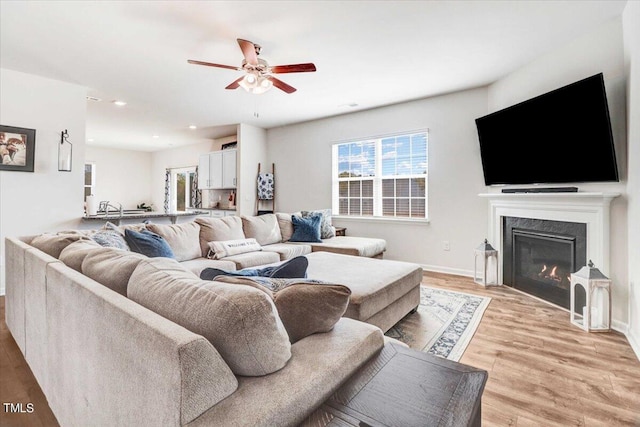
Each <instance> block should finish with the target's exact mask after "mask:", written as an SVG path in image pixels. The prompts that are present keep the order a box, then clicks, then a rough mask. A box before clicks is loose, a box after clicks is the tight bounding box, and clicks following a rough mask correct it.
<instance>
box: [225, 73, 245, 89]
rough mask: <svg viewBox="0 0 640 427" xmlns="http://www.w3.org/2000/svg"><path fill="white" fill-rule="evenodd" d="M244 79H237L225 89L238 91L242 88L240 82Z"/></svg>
mask: <svg viewBox="0 0 640 427" xmlns="http://www.w3.org/2000/svg"><path fill="white" fill-rule="evenodd" d="M242 79H244V76H242V77H240V78H237V79H235V80H234V81H233V82H232V83H231V84H230V85H229V86H227V87H225V89H238V88H239V87H240V80H242Z"/></svg>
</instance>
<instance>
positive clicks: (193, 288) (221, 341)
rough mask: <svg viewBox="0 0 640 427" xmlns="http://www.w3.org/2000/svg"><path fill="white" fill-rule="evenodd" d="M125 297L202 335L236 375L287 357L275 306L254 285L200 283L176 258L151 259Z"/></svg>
mask: <svg viewBox="0 0 640 427" xmlns="http://www.w3.org/2000/svg"><path fill="white" fill-rule="evenodd" d="M127 295H128V297H129V298H131V299H132V300H133V301H135V302H137V303H138V304H140V305H142V306H144V307H146V308H148V309H150V310H152V311H155V312H156V313H158V314H160V315H161V316H163V317H166V318H167V319H169V320H171V321H173V322H175V323H177V324H179V325H181V326H183V327H185V328H187V329H189V330H190V331H192V332H194V333H196V334H199V335H202V336H204V337H205V338H207V339H208V340H209V341H210V342H211V343H212V344H213V346H214V347H215V348H216V350H218V352H219V353H220V355H221V356H222V358H223V359H224V360H225V361H226V362H227V364H228V365H229V367H230V368H231V370H232V371H233V373H235V374H236V375H244V376H261V375H267V374H270V373H272V372H275V371H278V370H279V369H282V367H284V366H285V364H286V363H287V361H288V360H289V358H290V357H291V344H290V342H289V337H288V336H287V332H286V330H285V328H284V325H283V324H282V321H281V320H280V318H279V317H278V313H277V310H276V308H275V305H274V303H273V301H272V300H271V298H269V296H268V295H267V294H266V293H264V292H262V291H260V290H258V289H255V288H251V287H249V286H238V285H232V284H228V283H220V282H209V281H203V280H200V279H199V278H198V277H196V276H195V275H194V274H193V273H191V272H188V271H186V270H185V269H184V268H183V267H182V266H181V265H180V264H179V263H177V262H176V261H175V260H170V259H164V258H154V259H146V260H144V261H142V262H141V263H140V264H139V265H138V267H137V268H136V270H135V271H134V273H133V274H132V275H131V279H130V280H129V287H128V292H127Z"/></svg>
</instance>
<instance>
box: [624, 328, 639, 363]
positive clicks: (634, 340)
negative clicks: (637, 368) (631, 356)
mask: <svg viewBox="0 0 640 427" xmlns="http://www.w3.org/2000/svg"><path fill="white" fill-rule="evenodd" d="M625 335H626V336H627V340H628V341H629V344H630V345H631V348H632V349H633V351H634V353H635V354H636V357H637V358H638V360H640V338H638V337H636V336H635V334H634V331H633V330H630V331H628V332H627V333H626V334H625Z"/></svg>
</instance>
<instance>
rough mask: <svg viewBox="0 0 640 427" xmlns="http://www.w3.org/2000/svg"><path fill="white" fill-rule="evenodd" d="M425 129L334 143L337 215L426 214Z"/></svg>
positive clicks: (383, 215)
mask: <svg viewBox="0 0 640 427" xmlns="http://www.w3.org/2000/svg"><path fill="white" fill-rule="evenodd" d="M427 153H428V149H427V131H419V132H415V133H407V134H399V135H392V136H385V137H380V138H371V139H366V140H362V141H353V142H345V143H339V144H335V145H334V146H333V211H334V212H337V213H338V215H348V216H364V217H367V216H370V217H395V218H421V219H424V218H426V217H427Z"/></svg>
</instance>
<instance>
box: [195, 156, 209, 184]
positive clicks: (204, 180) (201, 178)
mask: <svg viewBox="0 0 640 427" xmlns="http://www.w3.org/2000/svg"><path fill="white" fill-rule="evenodd" d="M209 183H210V179H209V155H208V154H201V155H200V157H198V190H207V189H209V188H211V187H210V186H209Z"/></svg>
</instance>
